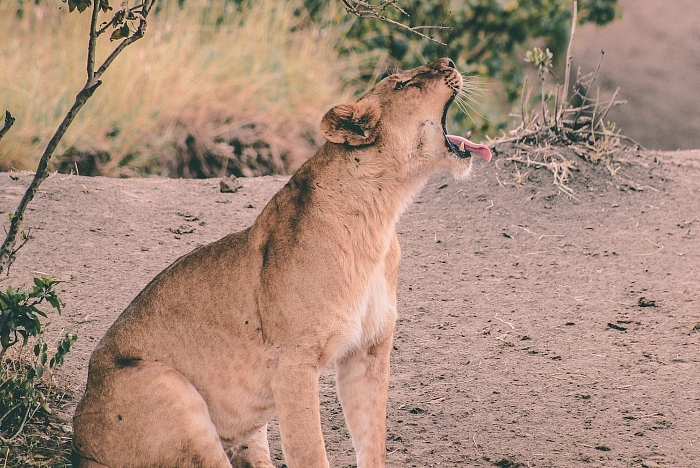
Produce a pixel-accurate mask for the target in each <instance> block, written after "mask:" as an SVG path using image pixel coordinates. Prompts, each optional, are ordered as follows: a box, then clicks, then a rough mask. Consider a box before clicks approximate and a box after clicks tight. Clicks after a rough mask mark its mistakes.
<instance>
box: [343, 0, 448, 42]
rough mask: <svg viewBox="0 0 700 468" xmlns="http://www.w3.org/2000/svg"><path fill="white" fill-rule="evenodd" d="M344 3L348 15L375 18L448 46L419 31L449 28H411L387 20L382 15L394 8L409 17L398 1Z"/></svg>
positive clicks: (348, 1) (352, 0)
mask: <svg viewBox="0 0 700 468" xmlns="http://www.w3.org/2000/svg"><path fill="white" fill-rule="evenodd" d="M341 1H342V2H343V7H344V8H345V10H346V11H347V12H348V13H352V14H353V15H355V16H357V17H358V18H375V19H378V20H380V21H384V22H385V23H389V24H392V25H394V26H397V27H399V28H402V29H405V30H406V31H409V32H411V33H413V34H416V35H418V36H420V37H422V38H424V39H428V40H429V41H432V42H435V43H436V44H440V45H442V46H446V45H447V44H445V43H444V42H442V41H439V40H437V39H435V38H434V37H431V36H428V35H426V34H423V33H422V32H420V31H418V29H436V30H438V31H446V30H450V29H452V28H450V27H449V26H442V25H441V26H419V27H411V26H408V25H407V24H404V23H401V22H399V21H394V20H392V19H390V18H387V17H386V16H385V15H383V14H382V13H383V12H384V11H385V10H386V9H387V8H389V7H393V8H395V9H396V10H398V11H400V12H401V13H403V14H404V15H406V16H409V15H408V13H406V11H404V10H403V9H402V8H401V7H399V6H398V5H397V4H396V0H384V1H382V2H380V3H379V4H378V5H373V4H370V3H367V2H364V1H362V0H341Z"/></svg>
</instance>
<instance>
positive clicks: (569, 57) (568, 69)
mask: <svg viewBox="0 0 700 468" xmlns="http://www.w3.org/2000/svg"><path fill="white" fill-rule="evenodd" d="M577 19H578V2H577V1H574V12H573V18H572V19H571V35H570V36H569V47H567V49H566V71H565V72H564V94H563V95H562V99H561V110H562V111H563V109H564V106H566V104H567V98H568V94H569V79H570V77H571V61H572V60H573V58H574V57H573V55H572V54H571V49H572V48H573V44H574V34H575V33H576V21H577ZM561 114H562V112H561V111H560V112H559V117H561Z"/></svg>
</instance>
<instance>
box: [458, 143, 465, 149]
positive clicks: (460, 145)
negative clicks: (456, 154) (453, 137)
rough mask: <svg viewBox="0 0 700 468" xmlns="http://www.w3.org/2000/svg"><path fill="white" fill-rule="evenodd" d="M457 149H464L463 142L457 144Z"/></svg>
mask: <svg viewBox="0 0 700 468" xmlns="http://www.w3.org/2000/svg"><path fill="white" fill-rule="evenodd" d="M459 150H460V151H464V142H462V143H460V144H459Z"/></svg>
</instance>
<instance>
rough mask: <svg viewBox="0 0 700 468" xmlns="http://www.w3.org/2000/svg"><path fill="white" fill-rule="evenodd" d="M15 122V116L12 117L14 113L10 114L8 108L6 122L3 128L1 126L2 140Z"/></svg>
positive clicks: (0, 137) (0, 136)
mask: <svg viewBox="0 0 700 468" xmlns="http://www.w3.org/2000/svg"><path fill="white" fill-rule="evenodd" d="M14 123H15V118H14V117H12V114H10V111H8V110H6V111H5V123H4V124H3V126H2V128H0V140H2V137H4V136H5V134H6V133H7V131H8V130H10V127H12V125H13V124H14Z"/></svg>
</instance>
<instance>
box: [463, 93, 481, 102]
mask: <svg viewBox="0 0 700 468" xmlns="http://www.w3.org/2000/svg"><path fill="white" fill-rule="evenodd" d="M474 96H478V97H481V96H483V95H482V94H473V95H472V94H467V93H459V97H460V98H462V99H464V100H467V101H471V102H473V103H474V104H479V101H478V100H477V99H476V98H475V97H474Z"/></svg>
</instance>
